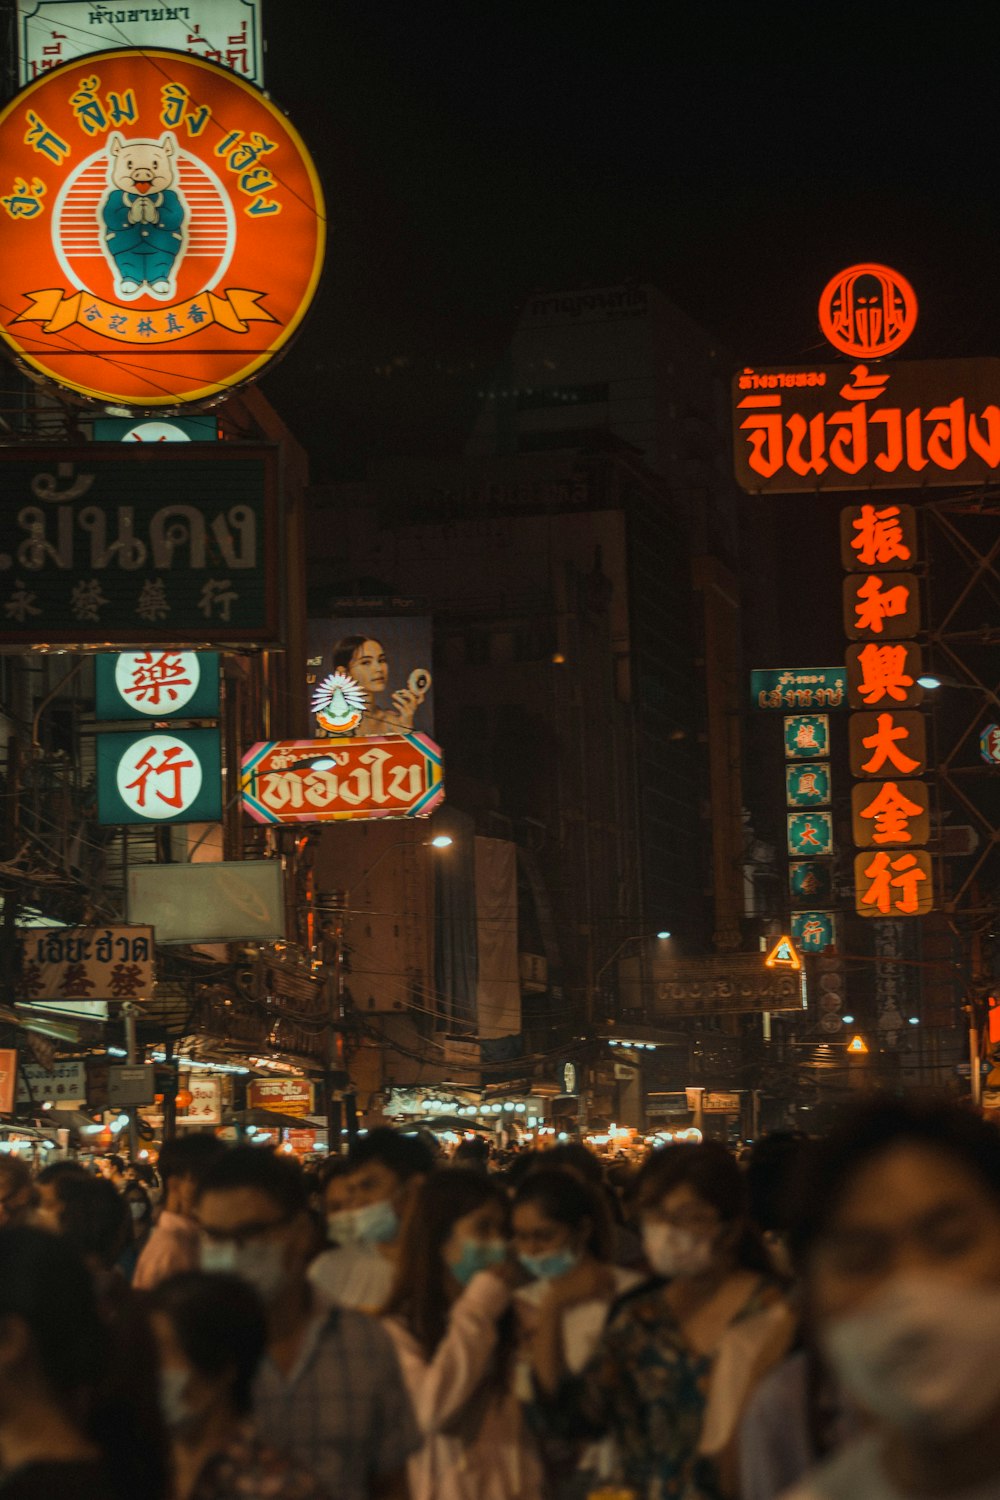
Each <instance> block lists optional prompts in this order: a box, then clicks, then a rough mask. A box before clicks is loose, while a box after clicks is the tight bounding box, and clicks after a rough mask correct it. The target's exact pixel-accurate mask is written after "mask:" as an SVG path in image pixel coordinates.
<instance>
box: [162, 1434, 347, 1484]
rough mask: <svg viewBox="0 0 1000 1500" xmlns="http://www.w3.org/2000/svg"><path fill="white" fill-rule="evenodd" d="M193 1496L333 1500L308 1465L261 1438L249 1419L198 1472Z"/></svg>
mask: <svg viewBox="0 0 1000 1500" xmlns="http://www.w3.org/2000/svg"><path fill="white" fill-rule="evenodd" d="M191 1500H330V1497H329V1495H328V1493H327V1491H326V1490H324V1489H323V1488H322V1487H321V1485H320V1484H319V1481H318V1480H316V1479H314V1478H313V1477H312V1475H311V1474H310V1473H309V1472H308V1470H306V1469H301V1468H299V1466H298V1465H297V1464H295V1463H293V1462H292V1460H291V1459H290V1458H286V1457H285V1455H284V1454H283V1453H279V1452H278V1451H277V1449H275V1448H271V1447H269V1446H268V1445H267V1444H266V1443H264V1442H262V1441H261V1439H260V1438H259V1437H257V1435H256V1433H255V1432H254V1430H253V1426H252V1424H250V1423H247V1424H245V1425H244V1426H243V1427H241V1429H240V1431H239V1432H238V1433H237V1435H236V1437H235V1438H234V1439H233V1440H232V1442H231V1443H228V1444H227V1445H226V1447H225V1448H223V1450H222V1452H221V1453H216V1454H215V1455H214V1456H213V1457H212V1458H210V1459H209V1460H208V1463H207V1464H206V1465H205V1467H204V1468H203V1469H202V1471H201V1473H200V1474H199V1475H198V1480H197V1483H196V1484H195V1487H194V1490H193V1491H192V1493H191Z"/></svg>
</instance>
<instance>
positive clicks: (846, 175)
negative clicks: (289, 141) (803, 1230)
mask: <svg viewBox="0 0 1000 1500" xmlns="http://www.w3.org/2000/svg"><path fill="white" fill-rule="evenodd" d="M265 25H266V30H267V34H268V37H269V47H270V50H269V56H268V85H269V88H270V91H271V93H272V94H273V97H274V98H275V100H276V101H277V102H278V103H279V105H281V106H282V107H283V108H285V109H286V110H288V112H289V113H290V114H291V116H292V118H293V120H294V121H295V122H296V123H297V125H298V126H299V128H300V130H301V131H302V133H303V135H304V137H305V139H306V141H307V143H308V144H309V146H310V148H311V150H312V151H313V153H314V155H315V157H316V160H317V163H318V166H319V170H320V175H321V177H322V180H323V184H324V189H325V192H326V195H327V205H328V213H329V220H330V241H329V249H328V257H327V269H326V274H325V278H324V282H323V284H322V286H321V289H320V292H319V295H318V299H317V303H316V306H315V308H314V310H313V313H312V315H311V317H310V319H309V321H308V323H307V326H306V328H305V329H304V331H303V333H302V335H301V337H300V338H299V340H298V342H297V343H296V344H294V345H293V347H292V349H291V351H290V352H289V354H288V355H287V357H286V359H285V361H284V362H283V364H282V366H281V367H279V369H278V370H277V371H276V372H275V373H274V374H273V375H272V376H270V377H269V378H268V379H267V380H265V382H264V388H265V390H266V391H267V393H268V394H269V395H270V397H271V399H272V400H273V401H274V402H275V404H276V405H278V407H279V409H280V410H281V412H282V414H283V415H284V416H285V417H286V418H287V419H288V420H289V422H290V424H291V425H292V427H293V428H294V430H295V431H296V432H297V433H298V434H299V435H300V436H301V438H302V439H303V441H304V442H305V443H306V445H307V447H308V448H309V449H310V452H311V454H312V457H313V465H314V473H315V475H316V477H317V478H320V479H323V478H336V477H354V476H359V475H360V474H361V473H362V472H363V469H364V463H365V461H366V459H367V458H369V457H372V456H377V455H379V454H381V453H386V452H388V453H392V452H397V453H398V452H423V453H435V452H445V453H446V452H455V451H456V449H457V448H459V447H460V445H461V443H462V441H463V440H464V437H465V435H466V433H467V431H468V428H469V425H470V424H471V420H472V416H473V414H474V411H475V401H476V391H477V389H479V388H481V387H482V385H483V384H484V383H485V382H488V380H489V376H490V372H491V370H492V369H493V368H494V367H495V365H496V363H497V361H498V359H499V357H500V356H501V354H502V352H503V350H504V347H505V345H506V343H507V342H508V340H509V336H510V332H511V330H512V327H513V325H514V322H515V319H516V317H517V314H518V311H519V309H520V307H521V305H522V304H523V302H524V300H525V298H526V297H527V296H528V294H529V293H530V292H531V291H532V290H534V289H537V288H552V289H564V288H572V287H578V286H586V285H596V284H602V283H612V282H617V281H621V280H623V279H628V278H637V279H640V280H647V279H648V280H650V281H652V282H654V283H656V284H657V285H658V286H659V287H660V288H661V289H662V290H663V291H664V292H665V293H666V294H667V295H668V296H670V297H671V298H673V300H674V301H675V302H677V303H678V304H679V305H680V306H681V307H682V308H684V309H685V311H687V312H688V313H689V314H691V315H692V316H693V317H694V318H696V319H697V320H698V321H699V322H701V323H702V324H703V325H704V326H705V327H706V328H708V329H710V330H712V331H713V332H714V333H715V334H716V336H717V337H718V338H720V339H721V340H722V342H723V344H724V345H726V346H728V348H729V349H730V350H731V351H732V352H733V355H734V357H735V359H736V361H737V362H738V363H743V362H757V363H765V362H780V361H789V360H794V359H803V360H810V359H815V358H816V353H817V351H819V350H820V349H821V348H824V347H825V346H824V345H822V343H821V340H820V336H819V334H818V331H817V328H816V301H817V298H818V294H819V291H820V289H821V287H822V286H823V284H824V282H825V281H826V280H827V279H828V278H829V276H830V275H831V274H833V272H835V271H837V270H838V269H840V268H841V267H842V266H844V265H848V264H850V263H852V262H855V261H858V260H881V261H884V262H887V263H888V264H889V265H892V266H895V267H897V268H898V269H899V270H901V271H902V272H903V273H904V274H905V275H906V276H907V277H908V278H909V279H910V281H911V282H912V283H913V285H914V286H915V288H916V291H917V295H918V297H919V298H920V303H921V317H920V324H919V327H918V329H917V333H916V335H915V336H914V338H913V339H912V340H911V341H910V344H909V345H908V347H907V356H908V357H911V358H920V357H934V356H938V357H943V356H945V355H954V354H987V353H997V352H1000V350H998V346H1000V289H998V276H997V260H998V246H1000V172H998V169H997V155H998V153H1000V104H998V87H997V56H998V53H1000V10H998V9H997V8H996V7H987V6H982V5H969V4H957V5H955V4H952V5H949V6H947V7H934V8H929V7H918V6H915V5H912V4H888V3H882V4H877V5H869V6H867V7H863V6H860V5H847V6H838V7H832V6H830V7H828V6H821V5H817V4H815V3H810V0H799V3H796V4H785V3H780V4H767V3H755V4H749V3H733V4H719V3H712V0H699V3H697V4H691V3H687V0H659V3H655V4H647V3H645V0H624V3H623V0H618V3H603V0H584V3H582V4H580V5H576V6H572V5H563V4H558V3H553V0H546V3H543V4H538V3H536V4H534V5H522V4H519V3H511V0H504V3H498V0H493V3H490V0H486V3H472V0H466V3H464V4H454V3H451V4H448V3H437V4H432V3H427V0H423V3H419V4H413V5H409V6H406V5H404V4H402V3H399V0H393V3H392V4H390V5H384V4H378V3H375V4H373V3H371V0H365V3H355V0H352V3H320V0H269V3H268V4H267V6H266V11H265Z"/></svg>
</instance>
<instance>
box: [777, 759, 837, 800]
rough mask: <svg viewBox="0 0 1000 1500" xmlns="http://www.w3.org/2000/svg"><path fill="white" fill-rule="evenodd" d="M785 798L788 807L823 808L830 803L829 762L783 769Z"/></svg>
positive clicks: (817, 762) (824, 761) (823, 761)
mask: <svg viewBox="0 0 1000 1500" xmlns="http://www.w3.org/2000/svg"><path fill="white" fill-rule="evenodd" d="M785 797H786V801H787V803H788V806H789V807H823V806H825V805H826V804H827V803H828V802H829V801H830V762H829V761H828V760H821V761H814V762H812V763H811V764H809V765H802V766H786V767H785Z"/></svg>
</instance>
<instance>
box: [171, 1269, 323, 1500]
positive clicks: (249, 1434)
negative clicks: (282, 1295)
mask: <svg viewBox="0 0 1000 1500" xmlns="http://www.w3.org/2000/svg"><path fill="white" fill-rule="evenodd" d="M148 1307H149V1313H150V1322H151V1324H152V1328H153V1334H154V1337H155V1339H156V1345H157V1350H158V1354H159V1395H160V1407H161V1411H162V1415H163V1421H164V1425H165V1426H166V1429H167V1432H168V1434H169V1436H170V1445H171V1478H172V1484H171V1491H172V1493H171V1500H231V1497H233V1496H237V1495H238V1496H239V1497H240V1500H326V1496H325V1492H324V1491H323V1490H322V1489H321V1487H320V1485H319V1483H318V1481H317V1480H316V1479H314V1478H313V1476H312V1475H311V1474H309V1473H308V1472H307V1471H306V1470H305V1469H302V1468H300V1467H299V1466H298V1465H296V1464H294V1463H293V1462H292V1461H291V1460H290V1459H288V1458H286V1457H285V1456H284V1455H283V1454H281V1453H279V1452H278V1451H277V1450H276V1449H273V1448H270V1447H268V1446H267V1444H265V1443H264V1442H262V1441H261V1439H260V1437H259V1436H258V1435H257V1433H256V1431H255V1429H254V1426H253V1422H252V1419H251V1417H250V1411H251V1405H252V1391H253V1383H254V1378H255V1376H256V1374H257V1369H258V1367H259V1365H260V1361H261V1358H262V1356H263V1353H264V1347H265V1345H266V1343H267V1324H266V1321H265V1318H264V1309H263V1307H262V1305H261V1301H260V1298H259V1297H258V1296H257V1295H256V1293H255V1292H254V1291H253V1289H252V1287H250V1286H249V1285H248V1284H247V1283H246V1282H245V1281H242V1280H240V1278H239V1277H237V1276H223V1275H215V1276H210V1275H206V1274H205V1273H204V1272H200V1271H187V1272H182V1274H181V1275H179V1276H171V1277H170V1278H169V1279H168V1280H167V1281H164V1282H161V1284H160V1285H159V1286H158V1287H157V1289H156V1291H155V1292H153V1293H152V1294H151V1295H150V1298H149V1303H148Z"/></svg>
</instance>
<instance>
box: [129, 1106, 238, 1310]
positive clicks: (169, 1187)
mask: <svg viewBox="0 0 1000 1500" xmlns="http://www.w3.org/2000/svg"><path fill="white" fill-rule="evenodd" d="M224 1150H225V1147H224V1146H223V1144H222V1142H221V1141H219V1140H216V1138H215V1136H214V1135H208V1134H206V1133H205V1132H202V1131H197V1132H195V1133H194V1134H190V1135H185V1136H184V1137H182V1138H181V1139H178V1140H173V1141H164V1143H163V1148H162V1150H161V1151H160V1160H159V1171H160V1180H161V1182H162V1184H163V1200H162V1208H161V1209H160V1214H159V1217H158V1219H157V1221H156V1223H155V1225H154V1226H153V1229H152V1232H151V1233H150V1235H149V1236H148V1238H147V1240H146V1243H145V1245H144V1246H143V1249H142V1252H141V1254H140V1256H139V1259H138V1261H137V1263H136V1267H135V1274H134V1275H133V1277H132V1285H133V1286H134V1287H135V1289H136V1290H137V1291H148V1290H149V1289H150V1288H151V1287H154V1286H156V1284H157V1283H158V1282H160V1281H165V1280H166V1278H167V1277H168V1276H173V1275H176V1273H177V1272H178V1271H194V1270H196V1269H197V1265H198V1226H197V1224H196V1223H195V1219H194V1201H195V1198H196V1197H197V1194H198V1186H199V1183H200V1182H201V1179H202V1177H203V1176H204V1173H205V1172H206V1171H207V1170H208V1168H209V1167H210V1166H211V1165H212V1163H213V1162H215V1161H218V1159H219V1157H220V1156H221V1155H222V1153H223V1151H224Z"/></svg>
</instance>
